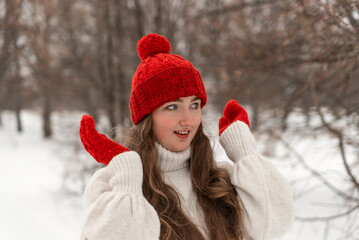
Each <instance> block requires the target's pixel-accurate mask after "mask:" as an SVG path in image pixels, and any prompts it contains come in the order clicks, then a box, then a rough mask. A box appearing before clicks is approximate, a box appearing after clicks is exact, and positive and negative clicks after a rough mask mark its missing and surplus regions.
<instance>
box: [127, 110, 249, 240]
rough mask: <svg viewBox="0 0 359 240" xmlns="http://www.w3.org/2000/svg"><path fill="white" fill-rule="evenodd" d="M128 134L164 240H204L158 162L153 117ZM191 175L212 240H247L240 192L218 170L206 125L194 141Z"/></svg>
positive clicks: (144, 191) (225, 172) (144, 190)
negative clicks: (139, 157) (139, 162)
mask: <svg viewBox="0 0 359 240" xmlns="http://www.w3.org/2000/svg"><path fill="white" fill-rule="evenodd" d="M127 135H128V136H127V139H126V142H125V146H126V147H127V148H128V149H130V150H133V151H136V152H137V153H138V154H139V155H140V156H141V160H142V165H143V184H142V190H143V195H144V196H145V198H146V199H147V201H148V202H149V203H150V204H151V205H152V206H153V207H154V209H155V210H156V211H157V214H158V216H159V219H160V222H161V237H160V239H165V240H187V239H188V240H190V239H191V240H193V239H196V240H204V239H205V237H204V236H203V235H202V234H201V232H200V231H199V230H198V228H197V226H196V225H195V224H194V223H192V222H191V220H190V219H189V218H188V217H187V216H186V214H185V213H184V212H183V210H182V208H181V201H180V198H179V196H178V194H177V192H176V191H175V190H174V189H173V188H172V187H171V186H170V185H168V184H166V183H165V182H164V180H163V177H162V173H161V170H160V168H159V166H158V164H157V163H156V156H157V151H156V147H155V137H154V134H153V132H152V118H151V116H150V115H149V116H147V117H146V118H144V119H143V120H141V122H140V123H139V124H138V125H137V126H135V127H133V128H131V129H130V131H129V133H128V134H127ZM190 172H191V181H192V185H193V187H194V190H195V192H196V194H197V197H198V200H197V201H198V204H199V205H200V206H201V207H202V209H203V212H204V214H205V219H206V225H207V228H208V235H209V237H210V239H211V240H222V239H223V240H232V239H233V240H238V239H243V221H242V211H241V208H240V205H239V202H238V198H237V192H236V190H235V188H234V187H233V185H232V184H231V182H230V177H229V174H228V172H227V171H226V170H225V169H221V168H217V167H216V164H215V162H214V157H213V151H212V148H211V145H210V141H209V139H208V137H207V136H206V135H205V133H204V132H203V127H202V124H200V126H199V128H198V131H197V133H196V135H195V137H194V139H193V140H192V144H191V157H190Z"/></svg>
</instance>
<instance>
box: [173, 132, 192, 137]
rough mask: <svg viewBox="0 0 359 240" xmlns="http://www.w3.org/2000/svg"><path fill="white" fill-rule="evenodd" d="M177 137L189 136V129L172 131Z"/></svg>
mask: <svg viewBox="0 0 359 240" xmlns="http://www.w3.org/2000/svg"><path fill="white" fill-rule="evenodd" d="M174 133H175V134H176V136H177V137H179V138H180V139H186V138H188V136H189V133H190V131H178V132H177V131H174Z"/></svg>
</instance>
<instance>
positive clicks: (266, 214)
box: [80, 34, 293, 240]
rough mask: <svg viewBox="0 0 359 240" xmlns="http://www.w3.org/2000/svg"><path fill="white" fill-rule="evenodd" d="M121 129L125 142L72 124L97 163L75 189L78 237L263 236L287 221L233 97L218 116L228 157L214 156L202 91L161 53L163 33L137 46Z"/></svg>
mask: <svg viewBox="0 0 359 240" xmlns="http://www.w3.org/2000/svg"><path fill="white" fill-rule="evenodd" d="M137 51H138V54H139V56H140V59H141V60H142V62H141V64H140V65H139V67H138V68H137V71H136V73H135V75H134V77H133V80H132V92H131V98H130V109H131V118H132V121H133V123H134V125H135V126H134V127H133V128H132V129H131V131H130V133H129V136H128V138H127V142H126V143H125V146H122V145H120V144H118V143H115V142H113V141H111V140H110V139H108V138H107V137H106V136H105V135H103V134H99V133H97V131H96V130H95V124H94V121H93V119H92V118H91V117H90V116H86V115H85V116H83V118H82V120H81V126H80V136H81V141H82V143H83V145H84V147H85V149H86V150H87V151H88V152H89V153H90V154H91V155H92V156H93V157H94V158H95V159H96V160H97V161H98V162H100V163H103V164H105V165H107V166H106V167H104V168H102V169H100V170H99V171H97V172H96V173H95V174H94V176H93V177H92V178H91V179H90V181H89V183H88V185H87V187H86V189H85V192H84V207H85V208H84V209H85V210H84V213H85V216H84V226H83V230H82V239H83V240H86V239H87V240H115V239H122V240H140V239H141V240H143V239H148V240H152V239H153V240H157V239H178V240H179V239H181V240H183V239H191V240H200V239H211V240H232V239H233V240H234V239H236V240H237V239H247V240H249V239H255V240H261V239H268V238H270V237H274V236H278V235H280V234H281V233H283V232H284V231H285V230H286V229H287V228H288V226H289V225H290V223H291V221H292V218H293V208H292V195H291V190H290V187H289V185H288V183H287V181H286V180H285V179H284V178H283V177H282V175H281V174H280V173H279V172H278V171H277V170H276V169H275V168H274V166H273V165H272V164H271V163H270V162H268V161H267V160H266V159H264V158H263V157H262V156H261V155H260V154H259V153H258V152H257V150H256V144H255V140H254V138H253V136H252V134H251V132H250V130H249V122H248V115H247V113H246V111H245V110H244V109H243V108H242V107H241V106H240V105H239V104H238V103H237V102H236V101H234V100H232V101H230V102H228V103H227V104H226V106H225V109H224V112H223V117H222V118H221V119H220V120H219V136H220V143H221V145H222V146H223V148H224V149H225V151H226V153H227V155H228V157H229V158H230V159H231V160H232V161H233V164H229V163H227V162H215V161H214V158H213V151H212V149H211V146H210V142H209V139H208V137H207V136H206V135H205V134H204V132H203V127H202V123H201V112H202V108H203V107H204V106H205V105H206V101H207V95H206V92H205V89H204V85H203V82H202V79H201V75H200V74H199V72H198V71H197V70H196V69H195V68H194V67H193V65H192V64H191V63H190V62H188V61H186V60H185V59H183V58H182V57H180V56H178V55H173V54H170V43H169V42H168V41H167V39H165V38H164V37H163V36H160V35H157V34H149V35H147V36H145V37H143V38H142V39H141V40H140V41H139V42H138V45H137Z"/></svg>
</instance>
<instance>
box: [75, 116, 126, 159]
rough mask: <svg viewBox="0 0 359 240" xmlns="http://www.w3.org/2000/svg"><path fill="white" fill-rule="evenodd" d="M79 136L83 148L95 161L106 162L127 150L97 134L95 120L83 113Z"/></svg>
mask: <svg viewBox="0 0 359 240" xmlns="http://www.w3.org/2000/svg"><path fill="white" fill-rule="evenodd" d="M80 138H81V142H82V144H83V145H84V147H85V149H86V150H87V151H88V152H89V153H90V154H91V156H93V157H94V158H95V159H96V161H97V162H99V163H103V164H106V165H107V164H108V163H109V162H110V161H111V159H112V158H113V157H114V156H116V155H118V154H120V153H123V152H126V151H129V150H128V149H127V148H125V147H123V146H121V145H120V144H118V143H116V142H114V141H112V140H110V139H108V138H107V137H106V136H105V135H104V134H99V133H98V132H97V131H96V129H95V121H94V120H93V118H92V117H91V116H88V115H83V116H82V119H81V126H80Z"/></svg>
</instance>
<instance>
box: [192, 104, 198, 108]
mask: <svg viewBox="0 0 359 240" xmlns="http://www.w3.org/2000/svg"><path fill="white" fill-rule="evenodd" d="M191 108H193V109H198V108H199V103H193V104H192V105H191Z"/></svg>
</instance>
